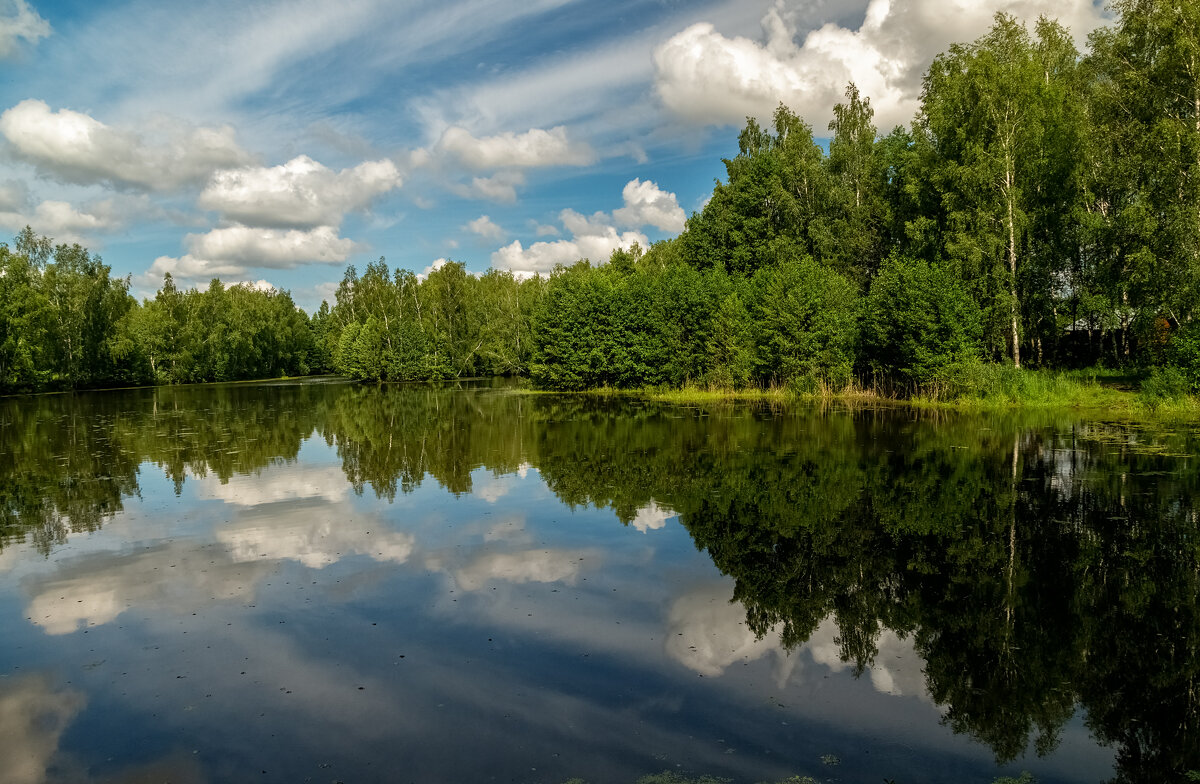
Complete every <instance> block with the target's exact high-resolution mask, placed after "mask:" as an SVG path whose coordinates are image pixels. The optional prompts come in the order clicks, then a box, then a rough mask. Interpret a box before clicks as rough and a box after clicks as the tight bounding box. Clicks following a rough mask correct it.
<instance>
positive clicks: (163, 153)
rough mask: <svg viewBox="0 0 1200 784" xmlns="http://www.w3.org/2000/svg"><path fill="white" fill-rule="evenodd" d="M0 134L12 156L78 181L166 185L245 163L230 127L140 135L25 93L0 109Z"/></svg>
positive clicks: (172, 127) (163, 129)
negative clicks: (56, 107) (148, 136)
mask: <svg viewBox="0 0 1200 784" xmlns="http://www.w3.org/2000/svg"><path fill="white" fill-rule="evenodd" d="M0 134H3V135H4V137H5V138H6V139H7V140H8V142H9V145H10V146H11V148H12V150H13V152H14V153H15V154H16V155H17V157H19V158H21V159H23V160H25V161H28V162H29V163H32V164H33V165H34V166H35V167H36V168H37V170H38V171H39V172H41V173H42V174H45V175H47V176H50V177H54V178H56V179H58V180H61V181H63V182H69V183H76V184H81V185H91V184H96V183H107V184H110V185H113V186H115V187H128V188H136V189H144V190H169V189H172V188H176V187H178V186H180V185H183V184H186V183H198V182H202V181H204V180H206V179H208V177H209V176H211V175H212V173H213V172H214V171H216V170H218V169H224V168H230V167H236V166H242V165H246V164H248V163H249V162H250V156H249V155H248V154H247V153H246V152H245V151H243V150H242V149H241V147H239V146H238V144H237V142H236V141H235V140H234V132H233V129H232V128H231V127H229V126H222V127H219V128H196V127H191V126H184V125H180V124H165V125H161V126H160V127H159V129H158V133H157V134H156V136H157V137H158V138H154V139H146V138H144V137H142V136H141V135H139V134H137V133H134V132H132V131H128V130H123V129H118V128H112V127H110V126H107V125H105V124H104V123H101V122H100V121H98V120H96V119H94V118H92V117H90V116H88V115H86V114H81V113H79V112H75V111H71V110H70V109H60V110H58V111H52V110H51V109H50V107H49V106H48V105H47V104H46V103H45V102H44V101H38V100H32V99H30V100H25V101H22V102H21V103H19V104H17V105H16V106H14V107H12V108H11V109H8V110H7V111H5V112H4V113H3V114H0Z"/></svg>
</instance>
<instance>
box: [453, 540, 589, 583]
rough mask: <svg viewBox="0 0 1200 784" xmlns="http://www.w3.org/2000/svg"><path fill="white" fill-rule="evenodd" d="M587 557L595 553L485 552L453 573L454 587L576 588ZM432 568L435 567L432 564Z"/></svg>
mask: <svg viewBox="0 0 1200 784" xmlns="http://www.w3.org/2000/svg"><path fill="white" fill-rule="evenodd" d="M588 556H593V557H594V556H595V553H592V552H589V551H587V550H565V549H550V550H524V551H520V552H512V553H486V554H484V555H481V556H478V557H477V558H474V559H473V560H472V561H471V562H470V563H468V564H467V565H466V566H463V567H461V568H459V569H455V570H454V571H453V572H452V574H453V575H454V582H455V584H456V585H457V586H458V587H459V588H461V589H462V590H464V591H478V590H480V589H482V588H483V587H485V586H486V585H487V584H488V583H490V582H493V581H496V580H503V581H504V582H508V583H566V584H567V585H574V584H575V582H576V581H577V580H578V579H579V575H580V572H581V571H582V569H583V562H584V559H585V558H586V557H588ZM431 565H436V564H433V562H431Z"/></svg>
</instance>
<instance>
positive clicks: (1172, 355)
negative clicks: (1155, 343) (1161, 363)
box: [1166, 322, 1200, 392]
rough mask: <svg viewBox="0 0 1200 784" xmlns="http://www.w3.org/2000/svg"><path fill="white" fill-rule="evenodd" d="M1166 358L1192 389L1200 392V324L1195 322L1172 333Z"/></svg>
mask: <svg viewBox="0 0 1200 784" xmlns="http://www.w3.org/2000/svg"><path fill="white" fill-rule="evenodd" d="M1166 359H1167V363H1168V364H1169V365H1171V366H1172V367H1174V368H1175V370H1176V371H1177V372H1178V373H1179V375H1180V377H1181V378H1182V379H1183V381H1184V383H1185V384H1186V385H1187V388H1188V389H1189V390H1190V391H1192V392H1200V324H1197V323H1195V322H1193V323H1191V324H1188V325H1187V326H1185V327H1181V328H1180V329H1179V330H1177V331H1176V332H1175V333H1174V334H1173V335H1171V339H1170V341H1169V342H1168V343H1167V352H1166Z"/></svg>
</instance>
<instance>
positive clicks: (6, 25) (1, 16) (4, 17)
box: [0, 0, 50, 58]
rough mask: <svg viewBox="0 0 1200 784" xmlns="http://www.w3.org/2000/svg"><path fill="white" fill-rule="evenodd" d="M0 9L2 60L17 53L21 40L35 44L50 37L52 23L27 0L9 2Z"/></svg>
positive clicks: (0, 52)
mask: <svg viewBox="0 0 1200 784" xmlns="http://www.w3.org/2000/svg"><path fill="white" fill-rule="evenodd" d="M0 9H2V10H0V58H4V57H9V56H11V55H12V54H13V53H14V52H16V50H17V41H18V40H19V39H24V40H25V41H27V42H29V43H31V44H35V43H37V42H38V39H39V38H45V37H46V36H48V35H50V23H49V22H47V21H46V20H45V19H43V18H42V17H41V16H39V15H38V12H37V11H35V10H33V9H32V8H30V7H29V3H27V2H25V0H8V2H6V3H4V4H3V5H2V6H0Z"/></svg>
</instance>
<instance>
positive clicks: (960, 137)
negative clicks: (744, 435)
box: [0, 0, 1200, 391]
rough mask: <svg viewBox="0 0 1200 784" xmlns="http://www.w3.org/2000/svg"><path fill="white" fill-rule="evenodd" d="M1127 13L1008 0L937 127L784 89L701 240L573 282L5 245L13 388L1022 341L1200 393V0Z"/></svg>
mask: <svg viewBox="0 0 1200 784" xmlns="http://www.w3.org/2000/svg"><path fill="white" fill-rule="evenodd" d="M1113 8H1114V11H1115V14H1116V17H1115V21H1114V23H1113V25H1112V26H1110V27H1105V28H1101V29H1099V30H1097V31H1095V32H1094V33H1093V34H1092V35H1091V36H1090V38H1089V42H1088V49H1087V51H1086V52H1083V53H1081V52H1079V51H1078V50H1077V48H1076V47H1075V44H1074V43H1073V40H1072V38H1071V36H1070V34H1069V32H1068V31H1067V30H1066V29H1065V28H1064V27H1063V26H1062V25H1060V24H1058V23H1057V22H1054V21H1051V20H1048V19H1044V18H1043V19H1041V20H1039V21H1038V22H1037V23H1036V25H1034V26H1033V29H1032V30H1030V29H1029V28H1027V27H1026V26H1024V25H1023V24H1021V23H1019V22H1018V21H1017V20H1016V19H1014V18H1013V17H1011V16H1007V15H1004V14H998V15H997V16H996V17H995V20H994V23H993V25H992V28H991V30H990V31H989V32H988V33H987V34H986V35H984V36H983V37H981V38H979V39H978V40H976V41H974V42H971V43H961V44H954V45H952V46H951V47H950V48H949V49H948V50H947V51H945V52H943V53H941V54H940V55H938V56H937V57H936V58H935V60H934V62H933V63H932V65H931V66H930V68H929V70H928V71H927V73H926V74H925V77H924V83H923V89H922V93H921V99H920V106H919V110H918V112H917V114H916V116H915V118H914V120H913V122H912V124H911V126H910V127H907V128H906V127H897V128H895V129H893V130H892V131H891V132H890V133H887V134H886V135H884V134H882V133H881V132H880V130H879V129H877V128H876V126H875V124H874V113H873V109H872V107H871V103H870V100H869V98H868V97H866V96H863V95H861V94H860V93H859V91H858V89H857V87H856V86H855V85H853V84H851V85H849V86H848V87H847V89H846V92H845V101H844V102H843V103H840V104H839V105H837V106H836V107H835V108H834V112H833V114H834V119H833V121H832V122H831V123H830V124H829V127H828V131H829V134H830V135H829V137H828V139H829V140H828V144H827V145H822V144H821V143H820V142H819V141H818V139H817V137H816V136H815V134H814V130H813V128H812V126H811V125H809V124H808V123H806V122H805V121H804V120H803V118H801V117H799V116H797V115H796V114H795V113H794V112H793V111H792V110H790V109H788V108H787V107H785V106H782V105H781V106H780V107H779V108H778V110H777V111H776V112H775V114H774V117H773V121H772V123H771V125H770V126H769V127H764V126H762V125H760V124H759V123H758V122H757V121H756V120H754V119H748V120H747V123H746V126H745V128H744V129H743V130H742V131H741V133H740V134H739V136H738V154H737V155H736V156H734V157H732V158H730V159H726V160H724V161H723V162H724V165H725V172H726V177H725V180H724V181H718V182H717V183H716V184H715V187H714V189H713V193H712V196H711V198H710V200H709V201H708V202H707V204H706V205H705V206H704V207H703V209H701V210H700V211H698V212H696V213H694V214H693V215H692V216H691V217H690V218H689V219H688V221H687V225H686V228H685V230H684V231H683V233H682V234H680V235H679V236H678V237H676V238H674V239H671V240H665V241H662V242H658V243H654V244H653V245H652V246H651V247H650V248H648V249H641V248H638V247H633V248H628V249H621V250H617V251H615V252H614V253H613V254H612V256H611V258H609V259H607V260H601V259H597V260H594V261H597V262H601V263H597V264H592V263H591V262H589V261H588V260H581V261H580V262H579V263H577V264H575V265H573V266H570V267H562V268H559V269H557V270H556V271H555V272H553V273H552V274H551V275H549V276H548V277H546V278H532V279H528V280H518V279H516V278H514V277H513V276H512V275H511V274H509V273H506V272H501V271H496V270H491V271H489V272H487V273H486V274H484V275H481V276H474V275H472V274H470V273H468V272H467V271H466V269H465V268H464V267H463V266H462V265H461V264H458V263H454V262H451V263H448V264H446V265H444V266H443V267H441V268H439V269H437V270H434V271H432V272H431V273H430V274H429V275H428V276H427V277H424V278H422V277H421V276H417V275H415V274H414V273H412V272H410V271H407V270H397V271H395V272H393V271H391V270H390V269H389V268H388V266H387V264H386V263H385V262H384V260H383V259H380V261H379V262H377V263H373V264H371V265H368V267H367V269H366V271H365V272H364V273H363V274H362V275H359V274H358V272H357V270H356V269H355V268H354V267H350V268H349V269H348V270H347V272H346V275H345V278H344V279H343V281H342V283H341V285H340V286H339V288H338V290H337V295H336V297H335V300H334V302H333V304H332V305H329V304H328V303H323V304H322V306H321V309H320V310H319V311H318V312H317V313H316V314H314V315H313V316H312V318H311V319H309V318H308V317H307V316H305V315H304V314H303V313H301V312H300V311H298V310H296V309H295V308H294V306H293V305H292V303H291V301H290V297H289V296H288V295H287V293H286V292H274V293H271V292H257V291H255V290H253V289H250V288H247V287H245V286H240V287H232V288H228V289H226V288H225V287H224V286H220V285H218V284H216V283H214V284H213V285H212V286H210V287H209V289H208V290H207V291H204V292H196V291H190V292H182V293H181V292H178V291H176V290H175V288H174V286H173V284H172V282H171V281H169V280H168V281H166V282H165V283H164V287H163V290H162V291H160V292H159V294H158V296H156V297H155V299H154V300H147V301H146V302H144V303H141V304H139V303H137V302H134V301H133V300H132V298H131V297H129V295H128V281H125V282H122V281H119V280H118V281H113V280H111V279H110V278H109V276H108V269H107V268H106V267H104V266H103V265H102V264H101V263H100V261H99V259H98V258H97V257H95V256H90V255H89V254H88V253H87V251H86V250H84V249H82V248H78V246H71V247H65V246H59V247H58V248H53V249H52V248H50V245H49V243H48V242H47V241H45V240H44V239H42V238H37V237H35V236H33V235H32V233H31V232H26V233H24V234H23V235H22V237H19V238H18V242H17V243H16V247H15V250H14V251H9V250H4V251H0V253H2V254H3V255H0V263H2V264H3V265H4V266H3V269H4V275H3V276H2V277H0V289H2V290H3V291H0V293H4V292H10V291H11V292H15V293H16V294H17V296H14V297H8V296H5V297H4V302H3V303H2V304H0V388H3V389H21V388H38V387H44V386H48V385H55V384H57V385H59V386H86V385H94V384H97V383H108V382H114V383H129V382H134V381H167V382H181V381H196V380H206V379H214V380H215V379H232V378H246V377H254V376H264V375H266V376H270V375H279V374H281V373H282V374H296V373H304V372H316V371H334V372H338V373H342V374H346V375H349V376H351V377H354V378H359V379H374V380H412V379H439V378H440V379H444V378H456V377H464V376H471V375H489V374H498V375H505V374H517V375H528V376H531V377H532V378H533V379H534V380H535V381H537V382H538V383H539V384H542V385H544V386H547V387H552V388H567V389H574V388H587V387H594V386H599V385H613V386H640V385H653V384H671V385H679V384H684V383H693V384H703V385H713V386H721V387H741V386H749V385H769V384H779V385H788V386H795V387H798V388H803V389H809V388H814V387H816V386H821V385H824V386H827V387H834V388H839V387H843V386H846V385H847V384H850V383H852V382H855V381H857V382H860V383H864V384H867V385H872V384H880V383H884V384H888V385H892V386H899V387H902V388H907V389H917V388H920V387H922V386H923V385H928V384H931V383H937V382H940V381H944V380H946V379H948V378H954V377H956V376H959V375H961V374H962V373H963V372H964V371H969V370H970V369H971V368H973V367H978V366H980V365H981V364H983V363H1004V364H1007V365H1009V366H1014V367H1018V368H1020V367H1041V368H1066V367H1079V366H1090V365H1096V364H1103V365H1107V366H1117V367H1126V368H1138V369H1142V370H1147V371H1148V370H1150V369H1156V370H1155V374H1156V375H1158V376H1159V382H1160V383H1159V386H1160V387H1161V386H1163V385H1164V384H1165V386H1166V387H1174V388H1178V389H1189V388H1190V389H1191V390H1193V391H1195V390H1198V389H1200V318H1198V317H1200V310H1198V307H1197V304H1198V303H1200V7H1198V6H1196V5H1195V4H1191V3H1168V2H1165V1H1164V0H1118V2H1116V3H1114V6H1113ZM604 262H607V263H604ZM213 319H216V320H217V321H214V320H213ZM222 319H224V321H221V320H222ZM214 323H220V324H222V325H226V326H227V328H226V329H223V330H218V334H216V335H210V334H209V332H208V327H209V325H211V324H214Z"/></svg>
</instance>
